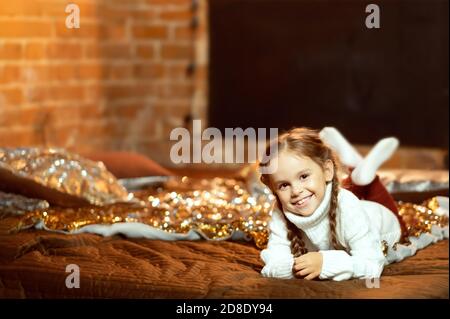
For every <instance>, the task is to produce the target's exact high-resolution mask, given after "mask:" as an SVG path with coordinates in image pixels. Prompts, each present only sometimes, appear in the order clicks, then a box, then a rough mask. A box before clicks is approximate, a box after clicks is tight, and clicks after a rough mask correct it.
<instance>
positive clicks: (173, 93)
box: [158, 83, 193, 98]
mask: <svg viewBox="0 0 450 319" xmlns="http://www.w3.org/2000/svg"><path fill="white" fill-rule="evenodd" d="M192 95H193V87H192V85H191V84H189V83H183V84H175V83H171V84H163V85H161V86H160V87H159V90H158V96H159V97H162V98H191V97H192Z"/></svg>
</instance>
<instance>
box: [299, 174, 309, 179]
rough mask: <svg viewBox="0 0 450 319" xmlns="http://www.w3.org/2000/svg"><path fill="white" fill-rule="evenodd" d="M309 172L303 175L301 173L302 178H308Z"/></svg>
mask: <svg viewBox="0 0 450 319" xmlns="http://www.w3.org/2000/svg"><path fill="white" fill-rule="evenodd" d="M308 176H309V175H308V174H303V175H300V179H307V178H308Z"/></svg>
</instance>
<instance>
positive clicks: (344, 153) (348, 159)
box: [319, 127, 362, 167]
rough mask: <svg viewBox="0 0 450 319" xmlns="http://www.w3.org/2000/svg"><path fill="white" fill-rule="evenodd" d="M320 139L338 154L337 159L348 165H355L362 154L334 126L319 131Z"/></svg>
mask: <svg viewBox="0 0 450 319" xmlns="http://www.w3.org/2000/svg"><path fill="white" fill-rule="evenodd" d="M319 136H320V139H321V140H322V142H324V143H325V144H328V145H329V146H330V147H331V148H332V149H333V150H334V151H335V152H336V153H337V155H338V156H339V160H340V161H341V162H342V164H344V165H345V166H348V167H356V166H357V165H358V164H359V163H360V162H361V161H362V156H361V155H360V154H359V153H358V151H357V150H356V149H355V148H354V147H353V146H352V145H351V144H350V143H349V142H348V141H347V140H346V139H345V137H344V136H343V135H342V134H341V133H340V132H339V131H338V130H337V129H336V128H334V127H324V128H323V129H322V130H321V131H320V133H319Z"/></svg>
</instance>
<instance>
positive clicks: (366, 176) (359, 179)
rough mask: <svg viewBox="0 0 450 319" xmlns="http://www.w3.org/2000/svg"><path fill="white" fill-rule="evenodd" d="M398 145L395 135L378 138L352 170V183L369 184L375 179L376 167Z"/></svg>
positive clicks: (390, 154) (388, 156) (386, 158)
mask: <svg viewBox="0 0 450 319" xmlns="http://www.w3.org/2000/svg"><path fill="white" fill-rule="evenodd" d="M398 145H399V141H398V139H396V138H395V137H387V138H384V139H382V140H380V141H379V142H378V143H377V144H376V145H375V146H374V147H373V148H372V149H371V150H370V152H369V154H368V155H367V156H366V157H365V158H364V159H363V160H362V161H361V162H360V163H359V164H358V165H357V166H356V167H355V169H354V170H353V172H352V181H353V183H355V184H356V185H361V186H362V185H368V184H370V183H371V182H372V181H373V180H374V179H375V176H376V174H377V170H378V168H379V167H380V166H381V165H382V164H383V163H384V162H385V161H386V160H388V159H389V158H390V157H391V156H392V154H393V153H394V152H395V150H396V149H397V147H398Z"/></svg>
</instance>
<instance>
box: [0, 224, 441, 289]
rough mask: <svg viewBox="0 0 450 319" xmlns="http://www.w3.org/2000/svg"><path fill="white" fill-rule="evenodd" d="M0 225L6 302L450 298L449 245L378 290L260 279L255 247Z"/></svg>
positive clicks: (400, 270) (411, 262)
mask: <svg viewBox="0 0 450 319" xmlns="http://www.w3.org/2000/svg"><path fill="white" fill-rule="evenodd" d="M11 222H12V219H5V220H2V221H0V297H1V298H66V297H67V298H448V297H449V279H448V275H449V273H448V240H444V241H441V242H438V243H437V244H434V245H432V246H430V247H427V248H425V249H424V250H422V251H419V252H418V253H417V254H416V255H415V256H413V257H410V258H409V259H407V260H405V261H403V262H401V263H397V264H393V265H389V266H387V267H386V268H385V271H384V273H383V277H382V279H381V282H380V288H378V289H377V288H372V289H369V288H367V287H366V285H365V281H364V280H357V279H355V280H349V281H345V282H332V281H306V280H300V279H293V280H279V279H268V278H263V277H261V276H260V274H259V272H260V270H261V268H262V266H263V264H262V261H261V260H260V259H259V250H258V249H257V248H255V247H254V246H253V245H252V244H250V243H237V242H206V241H199V242H188V241H178V242H165V241H158V240H148V239H125V238H122V237H120V236H115V237H101V236H98V235H93V234H82V235H63V234H55V233H48V232H45V231H37V230H28V231H24V232H21V233H17V234H7V233H6V230H7V229H8V228H9V227H10V224H11ZM68 264H77V265H78V266H79V267H80V288H79V289H75V288H74V289H68V288H66V286H65V279H66V277H67V276H68V275H69V273H66V272H65V270H66V265H68Z"/></svg>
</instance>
